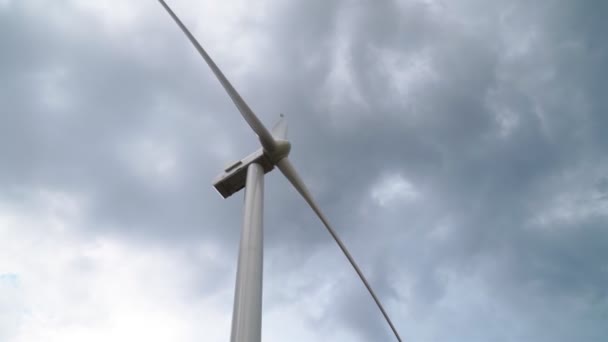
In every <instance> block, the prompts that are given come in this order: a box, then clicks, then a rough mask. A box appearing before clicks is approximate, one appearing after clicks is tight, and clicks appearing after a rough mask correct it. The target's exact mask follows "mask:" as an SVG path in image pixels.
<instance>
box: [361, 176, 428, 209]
mask: <svg viewBox="0 0 608 342" xmlns="http://www.w3.org/2000/svg"><path fill="white" fill-rule="evenodd" d="M419 195H420V194H419V192H418V190H417V189H416V188H415V187H414V185H413V184H412V183H410V182H409V181H408V180H407V179H406V178H404V177H403V176H401V175H400V174H389V175H385V176H383V177H382V178H381V179H380V180H379V181H378V182H377V183H376V184H375V185H374V186H373V187H372V190H371V197H372V199H373V200H374V201H375V202H376V203H377V204H378V205H380V206H386V205H389V204H391V203H394V202H395V201H411V200H414V199H416V198H418V196H419Z"/></svg>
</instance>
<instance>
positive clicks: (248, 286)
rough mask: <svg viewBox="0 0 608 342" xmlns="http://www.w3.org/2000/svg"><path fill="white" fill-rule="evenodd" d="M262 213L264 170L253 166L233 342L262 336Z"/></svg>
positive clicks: (247, 188)
mask: <svg viewBox="0 0 608 342" xmlns="http://www.w3.org/2000/svg"><path fill="white" fill-rule="evenodd" d="M263 212H264V169H263V168H262V166H261V165H259V164H257V163H252V164H249V166H248V167H247V181H246V185H245V209H244V215H243V231H242V233H241V244H240V248H239V259H238V265H237V270H236V286H235V291H234V309H233V312H232V333H231V335H230V341H231V342H259V341H260V340H261V336H262V275H263V260H264V255H263V246H264V231H263V226H262V224H263V220H262V216H263Z"/></svg>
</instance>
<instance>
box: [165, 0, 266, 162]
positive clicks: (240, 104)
mask: <svg viewBox="0 0 608 342" xmlns="http://www.w3.org/2000/svg"><path fill="white" fill-rule="evenodd" d="M158 2H160V4H161V5H162V6H163V7H164V8H165V10H166V11H167V13H169V15H170V16H171V18H173V20H174V21H175V23H176V24H177V25H178V26H179V27H180V29H181V30H182V31H183V32H184V34H185V35H186V37H188V39H189V40H190V42H191V43H192V45H194V47H195V48H196V50H197V51H198V53H199V54H200V55H201V56H202V57H203V59H204V60H205V62H207V65H209V67H210V68H211V71H213V73H214V74H215V77H217V79H218V81H220V83H221V84H222V86H223V87H224V89H225V90H226V92H227V93H228V95H229V96H230V99H232V102H234V104H235V105H236V107H237V108H238V110H239V112H241V115H242V116H243V118H244V119H245V121H247V123H248V124H249V126H250V127H251V129H253V131H254V132H255V133H256V134H257V135H258V138H259V139H260V142H261V143H262V146H263V147H264V149H266V150H267V151H273V150H274V149H275V147H276V144H275V142H274V139H273V137H272V135H271V134H270V132H269V131H268V129H266V127H264V125H263V124H262V122H261V121H260V119H258V117H257V116H256V115H255V114H254V113H253V111H252V110H251V108H249V106H248V105H247V103H245V101H244V100H243V98H241V95H239V93H238V92H237V91H236V89H234V87H233V86H232V84H230V82H229V81H228V79H227V78H226V76H224V74H223V73H222V71H221V70H220V69H219V68H218V67H217V65H216V64H215V62H214V61H213V60H212V59H211V57H209V55H208V54H207V52H206V51H205V49H203V47H202V46H201V44H199V42H198V41H197V40H196V38H194V36H193V35H192V33H190V31H189V30H188V28H187V27H186V26H185V25H184V24H183V23H182V22H181V20H180V19H179V18H178V17H177V15H175V13H174V12H173V10H171V8H170V7H169V5H167V3H166V2H165V1H164V0H158Z"/></svg>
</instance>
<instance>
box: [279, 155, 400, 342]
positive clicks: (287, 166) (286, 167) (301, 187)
mask: <svg viewBox="0 0 608 342" xmlns="http://www.w3.org/2000/svg"><path fill="white" fill-rule="evenodd" d="M277 167H278V168H279V170H281V172H282V173H283V175H285V177H287V179H288V180H289V182H291V184H292V185H293V186H294V188H296V190H297V191H298V192H299V193H300V195H302V197H304V200H305V201H306V203H308V205H309V206H310V207H311V208H312V210H313V211H314V212H315V213H316V214H317V216H319V219H321V222H323V224H324V225H325V228H327V231H328V232H329V234H330V235H331V236H332V237H333V238H334V240H335V241H336V243H337V244H338V247H340V249H341V250H342V252H343V253H344V255H345V256H346V258H347V259H348V261H349V262H350V264H351V265H352V266H353V268H354V269H355V272H357V275H358V276H359V278H361V281H362V282H363V285H365V287H366V288H367V291H369V294H370V295H371V296H372V298H373V299H374V301H375V302H376V305H378V309H380V312H382V315H383V316H384V318H385V319H386V322H387V323H388V325H389V326H390V327H391V330H392V331H393V333H394V334H395V337H396V338H397V340H398V341H399V342H401V337H400V336H399V333H397V329H395V326H394V325H393V322H392V321H391V319H390V318H389V317H388V314H387V313H386V311H385V310H384V307H383V306H382V304H381V303H380V300H379V299H378V296H376V293H375V292H374V290H373V289H372V287H371V286H370V284H369V283H368V282H367V279H366V278H365V276H364V275H363V272H361V269H360V268H359V266H358V265H357V263H356V262H355V260H354V259H353V257H352V255H351V254H350V252H349V251H348V249H346V246H345V245H344V243H343V242H342V240H340V238H339V237H338V235H337V234H336V232H335V231H334V229H333V228H332V227H331V225H330V224H329V221H328V220H327V218H326V217H325V215H323V213H322V212H321V209H319V206H318V205H317V203H316V202H315V200H314V199H313V198H312V196H311V195H310V192H309V191H308V189H307V188H306V185H305V184H304V182H302V179H301V178H300V176H299V175H298V173H297V172H296V170H295V169H294V167H293V165H292V164H291V162H290V161H289V159H288V158H287V157H285V158H283V159H281V160H280V161H279V162H278V163H277Z"/></svg>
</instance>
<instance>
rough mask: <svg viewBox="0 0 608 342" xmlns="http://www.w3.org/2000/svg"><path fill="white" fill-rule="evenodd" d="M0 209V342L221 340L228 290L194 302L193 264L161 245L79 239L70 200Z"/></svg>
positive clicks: (47, 198)
mask: <svg viewBox="0 0 608 342" xmlns="http://www.w3.org/2000/svg"><path fill="white" fill-rule="evenodd" d="M38 202H39V203H40V206H39V207H38V208H18V207H16V206H8V205H6V204H5V205H2V206H0V232H1V234H2V236H3V248H2V249H0V274H2V276H0V288H2V290H3V291H2V292H1V295H0V307H1V308H2V314H0V327H3V328H6V327H10V328H9V329H8V330H6V329H2V334H0V337H2V340H3V341H11V342H29V341H58V342H59V341H61V342H66V341H68V342H69V341H83V340H86V341H133V340H145V341H167V340H175V341H200V340H206V341H223V340H226V339H227V337H228V335H229V315H228V309H229V308H227V307H226V306H225V304H226V303H227V302H228V301H227V298H229V297H231V295H232V293H231V289H227V290H226V291H220V292H218V293H216V294H214V295H210V296H203V297H201V296H200V294H199V296H196V295H195V293H193V291H195V290H196V289H195V284H196V283H197V282H200V279H194V278H193V276H192V275H194V274H198V275H199V276H202V277H204V276H205V273H204V272H203V273H200V272H198V273H197V270H200V269H201V268H203V269H204V268H205V267H206V266H209V265H208V264H207V265H206V264H205V261H207V262H208V263H212V262H213V255H212V254H213V253H211V254H209V257H207V256H206V255H200V257H201V258H199V260H198V261H199V262H201V261H202V262H203V264H202V265H194V264H193V263H192V262H188V259H186V256H185V255H183V254H180V253H179V251H175V250H172V249H170V248H169V247H165V248H160V247H157V246H154V245H150V244H146V245H138V244H135V243H132V242H129V241H124V240H120V239H118V238H115V237H110V236H99V235H94V236H88V235H86V234H83V233H82V229H83V228H85V227H82V226H80V225H81V223H80V222H79V220H78V217H79V214H80V211H81V209H80V208H79V206H78V205H77V199H76V198H75V197H73V196H71V195H69V194H66V193H56V192H50V191H46V192H44V193H43V194H42V195H41V196H40V198H39V201H38Z"/></svg>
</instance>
